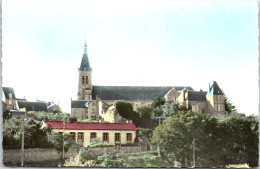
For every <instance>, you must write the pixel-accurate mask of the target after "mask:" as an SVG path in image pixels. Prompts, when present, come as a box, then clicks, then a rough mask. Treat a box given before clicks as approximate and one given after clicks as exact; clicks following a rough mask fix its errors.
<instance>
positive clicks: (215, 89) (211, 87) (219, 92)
mask: <svg viewBox="0 0 260 169" xmlns="http://www.w3.org/2000/svg"><path fill="white" fill-rule="evenodd" d="M207 94H208V95H210V94H213V95H224V94H223V92H222V90H221V89H220V87H219V86H218V84H217V82H216V81H213V82H212V83H211V84H210V85H209V91H208V93H207Z"/></svg>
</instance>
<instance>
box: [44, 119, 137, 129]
mask: <svg viewBox="0 0 260 169" xmlns="http://www.w3.org/2000/svg"><path fill="white" fill-rule="evenodd" d="M44 123H45V124H47V125H48V126H49V127H51V128H53V129H63V127H64V129H71V130H73V129H74V130H75V129H79V130H138V128H137V127H136V126H135V125H133V124H132V123H81V122H65V126H63V125H64V124H63V121H44Z"/></svg>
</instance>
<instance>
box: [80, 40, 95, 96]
mask: <svg viewBox="0 0 260 169" xmlns="http://www.w3.org/2000/svg"><path fill="white" fill-rule="evenodd" d="M78 70H79V84H78V100H92V68H91V67H90V64H89V60H88V54H87V43H86V41H85V45H84V53H83V56H82V60H81V64H80V68H79V69H78Z"/></svg>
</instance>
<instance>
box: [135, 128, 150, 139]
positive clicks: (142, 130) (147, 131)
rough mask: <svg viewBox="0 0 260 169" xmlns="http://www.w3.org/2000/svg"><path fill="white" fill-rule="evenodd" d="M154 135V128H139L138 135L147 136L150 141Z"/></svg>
mask: <svg viewBox="0 0 260 169" xmlns="http://www.w3.org/2000/svg"><path fill="white" fill-rule="evenodd" d="M152 135H153V128H139V130H138V136H139V137H142V138H145V139H146V140H148V141H149V142H150V141H151V138H152Z"/></svg>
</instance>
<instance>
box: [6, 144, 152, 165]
mask: <svg viewBox="0 0 260 169" xmlns="http://www.w3.org/2000/svg"><path fill="white" fill-rule="evenodd" d="M82 149H84V150H86V151H88V152H90V154H91V157H92V158H96V157H97V156H100V155H103V154H116V153H131V152H141V151H148V150H149V149H150V150H155V146H152V147H150V148H149V149H148V146H147V145H142V146H138V145H134V146H123V145H122V146H115V147H114V146H113V147H88V148H81V150H82ZM79 151H80V148H78V147H72V148H70V149H69V150H68V152H65V158H70V157H75V156H76V155H77V154H78V152H79ZM24 152H25V158H24V162H25V163H26V162H40V161H53V160H60V159H61V158H62V153H59V152H58V151H57V150H56V149H55V148H31V149H25V150H24ZM20 162H21V149H4V150H3V163H4V164H5V163H11V164H17V163H20Z"/></svg>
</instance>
